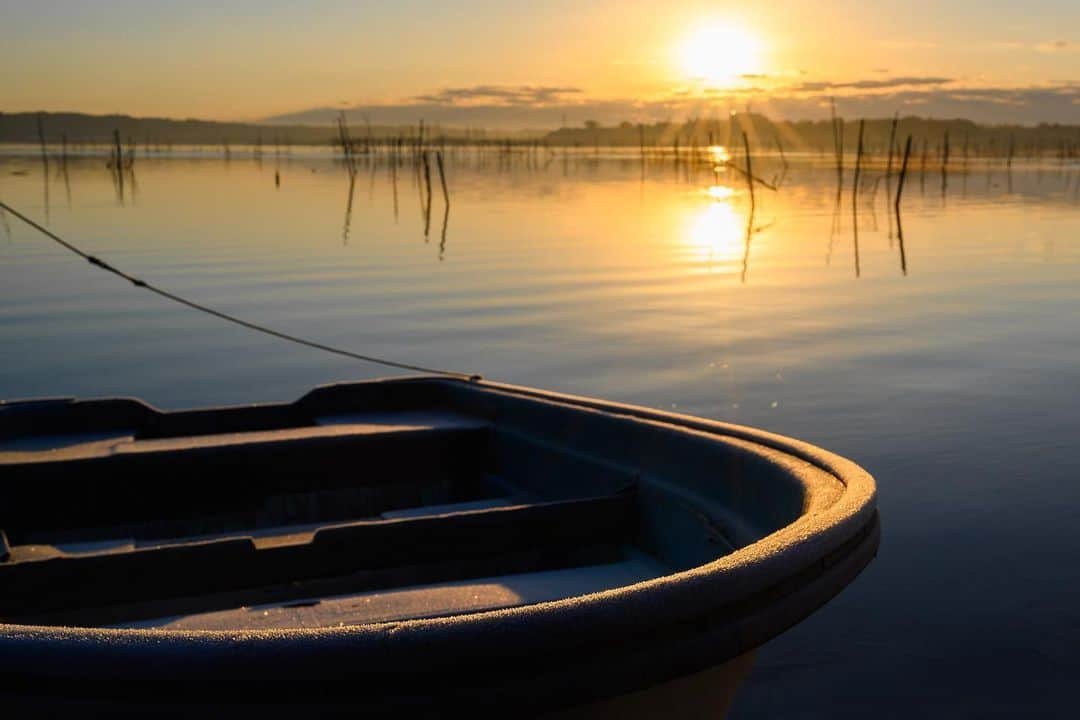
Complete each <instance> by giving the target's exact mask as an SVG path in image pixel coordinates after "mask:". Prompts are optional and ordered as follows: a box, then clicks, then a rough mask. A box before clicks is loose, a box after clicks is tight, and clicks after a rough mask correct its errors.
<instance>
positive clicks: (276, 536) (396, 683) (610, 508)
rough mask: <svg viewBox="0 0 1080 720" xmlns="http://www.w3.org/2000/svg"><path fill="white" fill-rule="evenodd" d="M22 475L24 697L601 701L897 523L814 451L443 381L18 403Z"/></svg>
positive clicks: (701, 665)
mask: <svg viewBox="0 0 1080 720" xmlns="http://www.w3.org/2000/svg"><path fill="white" fill-rule="evenodd" d="M0 477H2V481H0V530H2V531H3V539H2V540H0V707H5V706H6V707H16V706H18V704H20V703H32V704H34V706H35V707H39V708H40V707H43V706H44V707H51V706H54V705H63V704H64V703H69V702H70V703H73V704H76V703H77V704H78V705H79V707H80V708H86V707H92V708H103V707H109V706H111V705H113V704H121V705H124V706H125V707H129V708H130V707H147V708H150V707H156V706H159V705H170V706H174V707H184V708H188V709H190V710H193V711H194V710H196V709H197V708H200V707H208V708H209V707H220V706H219V705H217V704H218V703H228V704H229V706H230V707H241V706H243V707H249V708H258V707H264V708H267V709H271V708H273V709H278V710H280V709H282V708H296V707H298V706H301V705H302V706H303V707H304V708H307V709H309V710H311V709H322V710H334V709H345V708H350V709H360V710H363V711H366V712H368V713H374V714H380V713H395V714H398V713H400V712H403V711H404V712H419V713H426V712H432V711H436V710H437V711H439V712H448V711H450V710H452V709H458V710H460V709H470V710H471V711H476V710H477V709H478V708H479V709H483V710H494V709H497V708H501V709H504V710H505V709H513V708H517V709H518V713H517V714H521V712H525V714H531V713H533V712H537V711H541V710H560V709H566V708H570V707H573V706H581V705H584V704H588V703H603V702H607V701H610V699H611V698H616V697H618V696H624V695H626V694H627V693H636V692H641V691H643V690H644V689H647V688H651V687H657V686H662V685H663V684H664V683H671V682H678V679H679V678H684V677H687V676H693V675H694V674H695V673H700V672H702V671H705V670H706V669H708V668H712V667H718V666H719V667H728V666H731V664H732V663H733V662H735V661H736V659H738V658H740V657H746V655H747V653H749V652H751V651H752V650H753V649H754V648H756V647H757V646H759V645H760V644H762V643H763V642H765V641H766V640H768V639H770V638H772V637H774V636H775V635H777V634H778V633H780V632H782V631H783V630H785V629H786V628H788V627H790V626H791V625H793V624H795V623H797V622H798V621H800V620H801V619H802V618H804V617H806V616H807V615H808V614H809V613H811V612H813V611H814V610H815V609H816V608H818V607H820V606H821V605H822V604H824V603H825V602H827V601H828V600H829V599H830V598H831V597H832V596H833V595H835V594H836V593H838V592H839V591H840V590H841V589H842V588H843V587H844V586H845V585H847V584H848V583H849V582H850V581H851V580H852V579H853V578H854V577H855V576H856V575H857V574H858V573H859V572H860V571H861V570H862V568H863V567H865V566H866V565H867V563H869V562H870V560H871V559H872V557H873V555H874V554H875V552H876V549H877V545H878V537H879V530H878V519H877V512H876V509H875V489H874V482H873V480H872V478H871V477H870V476H869V475H868V474H867V473H866V472H865V471H863V470H862V469H861V468H859V467H858V466H857V465H855V464H854V463H852V462H850V461H848V460H845V459H843V458H840V457H837V456H836V455H833V454H831V453H829V452H826V451H824V450H821V449H818V448H815V447H812V446H810V445H808V444H806V443H802V442H799V441H796V440H791V439H788V438H783V437H779V436H777V435H773V434H770V433H767V432H762V431H759V430H754V429H750V428H746V427H740V426H735V425H730V424H724V423H718V422H712V421H708V420H702V419H698V418H692V417H686V416H682V415H676V414H672V413H666V412H660V411H656V410H648V409H644V408H640V407H632V406H627V405H620V404H615V403H610V402H603V401H598V400H591V399H585V398H580V397H570V396H566V395H558V394H554V393H548V392H542V391H537V390H533V389H527V388H521V387H513V386H507V385H500V384H495V383H490V382H484V381H480V380H473V381H465V380H460V381H459V380H454V379H446V378H437V377H435V378H432V377H422V378H407V379H394V380H383V381H373V382H360V383H349V384H340V385H333V386H327V387H322V388H319V389H316V390H314V391H313V392H311V393H309V394H308V395H306V396H305V397H303V398H302V399H300V400H298V401H296V402H293V403H290V404H278V405H256V406H245V407H230V408H219V409H208V410H193V411H182V412H161V411H158V410H156V409H154V408H152V407H150V406H148V405H146V404H144V403H142V402H140V401H138V400H132V399H103V400H86V401H78V400H71V399H57V400H37V401H25V402H11V403H4V404H2V405H0ZM725 664H726V665H725ZM42 704H43V705H42ZM596 707H599V705H597V706H596ZM522 709H524V710H522Z"/></svg>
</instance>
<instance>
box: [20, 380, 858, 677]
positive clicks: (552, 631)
mask: <svg viewBox="0 0 1080 720" xmlns="http://www.w3.org/2000/svg"><path fill="white" fill-rule="evenodd" d="M376 383H380V384H381V383H385V384H387V385H388V386H389V385H392V384H417V383H419V384H431V385H442V386H445V387H453V388H458V389H461V388H468V389H469V390H471V391H475V392H479V393H494V394H498V395H501V396H511V397H514V398H519V399H528V400H531V401H533V402H540V403H548V404H552V405H557V406H561V407H564V408H571V409H576V410H585V411H590V412H598V413H605V414H612V415H617V416H621V417H626V418H630V419H633V420H638V421H644V422H651V423H661V424H663V425H667V426H675V427H677V428H683V429H689V430H695V431H698V432H703V433H706V434H708V435H710V436H713V437H715V438H717V439H723V438H725V437H727V438H734V439H738V440H743V441H746V442H749V443H753V444H755V445H757V446H759V447H761V448H763V449H764V450H765V453H764V454H765V455H768V454H769V453H770V452H771V453H779V454H782V455H787V456H791V457H795V458H798V459H800V460H803V461H805V462H807V463H810V464H811V465H813V466H814V467H816V468H818V469H820V470H822V471H824V472H826V473H828V474H829V475H831V476H833V477H835V478H836V479H837V480H838V481H839V482H840V483H841V484H842V485H843V492H842V493H841V495H840V496H839V497H838V498H836V500H835V501H834V502H832V503H831V504H829V505H828V506H826V507H816V508H814V507H811V508H810V511H809V512H805V513H804V514H802V515H801V516H800V517H798V518H797V519H796V520H795V521H794V522H791V523H789V524H787V525H785V526H783V527H782V528H780V529H778V530H776V531H775V532H772V533H771V534H769V535H767V536H765V537H763V538H761V539H759V540H758V541H757V542H755V543H753V544H751V545H748V546H746V547H743V548H740V549H737V550H735V551H734V552H732V553H730V554H728V555H725V556H722V557H720V558H717V559H716V560H714V561H712V562H709V563H706V564H703V565H700V566H697V567H694V568H690V569H687V570H682V571H678V572H674V573H671V574H669V575H665V576H662V577H659V578H655V579H652V580H647V581H644V582H641V583H637V584H634V585H628V586H624V587H620V588H614V589H611V590H606V591H601V592H598V593H593V594H590V595H584V596H579V597H570V598H563V599H559V600H552V601H547V602H542V603H537V604H533V605H524V606H519V607H512V608H505V609H499V610H492V611H485V612H478V613H467V614H462V615H455V616H445V617H436V618H421V619H413V620H402V621H390V622H378V623H371V624H364V625H354V626H346V627H339V628H285V629H274V630H238V631H214V630H200V631H184V630H157V629H107V628H57V627H45V626H29V625H11V624H0V675H3V674H4V673H8V672H13V673H15V674H16V675H21V676H24V677H25V674H26V673H27V672H28V671H29V670H30V669H34V670H35V672H36V673H40V674H41V675H42V676H49V675H53V674H54V673H57V674H59V675H62V673H59V672H58V671H57V670H56V669H55V668H50V664H51V663H50V660H51V661H52V662H60V663H61V664H64V663H70V661H71V660H72V659H73V658H74V657H76V656H77V657H79V658H80V659H81V660H90V659H91V658H93V659H94V661H95V662H101V663H102V665H93V666H91V668H89V669H90V670H91V673H90V674H95V673H97V672H99V671H100V672H101V673H103V675H104V676H110V673H111V672H112V670H110V669H108V667H106V666H107V665H109V664H110V663H112V662H115V663H117V664H118V665H120V666H123V667H124V668H125V670H126V671H127V672H132V671H136V672H139V674H140V675H141V676H143V677H147V676H149V675H150V674H151V673H153V674H157V673H160V672H162V670H163V669H165V668H168V672H167V673H166V674H171V673H174V672H175V673H179V674H180V676H181V677H189V676H192V675H198V676H200V677H204V676H208V675H209V674H210V673H211V672H216V671H221V670H222V669H223V668H228V667H236V668H239V667H241V666H244V665H250V664H252V663H254V664H255V665H257V666H258V667H259V668H260V670H262V671H264V672H269V673H272V674H274V675H277V674H278V673H281V672H284V673H286V674H287V675H292V674H293V673H295V672H297V671H298V670H299V669H300V667H301V666H303V665H308V664H310V663H312V662H313V661H315V660H319V661H320V662H316V663H314V664H315V665H317V666H321V665H322V664H323V662H322V661H325V662H326V663H332V662H338V661H343V660H345V659H348V660H349V661H351V662H353V663H357V661H358V660H359V661H360V662H359V663H358V664H357V665H355V666H354V668H353V670H355V671H362V672H375V673H380V672H381V673H385V672H409V671H415V667H412V666H413V665H414V664H415V662H416V661H417V658H418V657H423V659H424V663H423V668H424V672H438V671H439V670H440V669H443V670H446V669H447V668H449V672H451V673H453V672H455V671H456V672H458V673H460V672H462V670H461V668H462V666H469V663H470V662H473V663H477V664H480V665H484V666H491V667H494V668H499V667H500V663H505V661H506V658H508V657H512V658H514V659H515V661H516V660H517V659H520V658H522V657H529V658H530V661H531V662H534V663H540V664H542V663H543V661H544V658H548V659H550V657H551V656H552V655H559V656H563V655H565V654H569V653H573V655H572V657H574V658H575V660H576V659H578V658H580V657H581V654H582V653H584V654H585V655H591V654H594V653H595V650H596V648H597V647H601V648H603V647H610V646H611V644H614V645H615V646H617V647H621V648H624V649H625V648H627V647H632V646H634V645H635V644H636V643H635V642H634V639H635V638H640V639H641V640H642V641H643V642H644V643H645V645H648V644H649V643H650V642H653V643H655V641H656V637H658V636H659V637H663V635H664V633H663V632H662V631H663V629H664V628H674V627H676V626H681V625H686V624H689V625H690V626H695V623H697V624H700V622H701V619H702V618H709V617H715V616H716V614H717V613H718V612H721V613H722V611H723V610H724V609H725V608H731V607H734V606H737V605H739V603H740V602H745V601H748V600H749V599H752V598H754V597H756V596H759V595H763V594H764V595H768V594H769V593H770V591H772V590H774V589H775V588H778V587H782V586H783V585H784V581H785V580H790V579H791V578H795V577H800V576H802V575H805V574H806V573H811V574H812V576H811V577H809V578H808V579H806V581H805V582H802V583H800V584H797V585H796V586H795V587H793V588H789V589H788V590H789V591H788V592H781V593H780V595H779V597H776V598H774V599H772V600H771V601H770V604H767V605H765V606H763V607H759V608H754V610H753V613H752V614H758V615H760V614H762V613H768V612H769V611H770V610H772V609H775V610H777V611H780V610H783V608H784V607H786V606H785V600H788V601H789V603H790V601H794V598H795V596H796V595H797V594H798V592H799V591H800V590H801V589H804V588H808V587H811V586H815V584H816V583H820V582H823V581H824V579H825V578H826V577H828V576H829V574H830V571H831V569H832V568H834V567H836V565H837V564H840V563H844V562H852V558H857V560H858V562H857V564H858V567H857V568H856V569H855V570H854V574H857V573H858V572H859V571H861V569H862V567H863V566H865V564H866V563H868V562H869V560H870V557H872V556H871V555H868V552H870V551H871V550H872V551H873V552H876V547H877V533H878V529H877V528H878V520H877V511H876V507H875V487H874V481H873V479H872V478H871V476H870V475H869V474H868V473H867V472H866V471H865V470H863V469H862V468H861V467H859V466H858V465H857V464H855V463H854V462H852V461H850V460H847V459H845V458H842V457H840V456H838V455H836V454H834V453H831V452H829V451H827V450H823V449H821V448H818V447H816V446H813V445H811V444H809V443H806V442H803V441H800V440H795V439H792V438H787V437H784V436H781V435H777V434H774V433H770V432H767V431H764V430H758V429H754V428H749V427H745V426H741V425H735V424H731V423H725V422H720V421H713V420H706V419H703V418H696V417H690V416H686V415H681V414H677V413H671V412H666V411H662V410H653V409H649V408H644V407H638V406H634V405H627V404H623V403H616V402H608V401H602V400H594V399H591V398H582V397H577V396H572V395H566V394H561V393H554V392H547V391H542V390H535V389H532V388H522V387H518V386H514V385H507V384H502V383H494V382H490V381H482V380H481V381H477V380H457V379H450V378H438V377H435V378H433V377H427V376H422V377H404V378H389V379H384V380H375V381H362V382H359V383H338V384H333V385H326V386H322V387H320V388H317V389H315V390H312V391H311V392H309V393H307V394H306V395H304V396H303V397H301V398H300V399H299V400H298V401H296V403H293V405H303V403H304V402H305V401H308V400H309V399H310V398H312V397H315V396H316V395H317V394H318V393H326V392H333V391H334V389H335V388H342V387H349V386H359V385H373V384H376ZM143 404H144V405H145V403H143ZM146 407H147V408H148V409H150V410H151V411H153V412H160V411H157V410H156V409H154V408H152V407H151V406H149V405H146ZM245 407H252V406H245ZM837 553H839V556H837ZM854 574H852V575H851V577H854ZM849 581H850V578H847V579H845V580H843V581H842V582H833V583H832V584H833V585H835V587H832V586H830V587H831V590H830V591H829V592H827V594H828V595H829V596H830V597H831V595H832V594H835V593H836V592H839V590H840V589H842V588H843V587H844V586H845V585H846V584H847V582H849ZM825 600H827V598H825V599H823V600H821V601H820V602H816V603H813V604H812V606H811V607H797V608H796V609H795V610H794V611H792V610H791V609H790V608H789V609H788V614H789V615H792V614H793V616H797V617H796V618H795V620H796V621H797V620H798V619H801V618H802V617H805V616H806V615H808V614H809V613H810V612H812V611H813V610H815V609H817V607H819V606H820V604H822V603H823V602H824V601H825ZM804 605H805V603H804ZM773 606H775V608H774V607H773ZM741 618H742V616H736V617H731V618H728V619H727V620H728V621H730V623H734V624H736V625H737V624H738V622H739V621H740V619H741ZM722 621H723V619H722ZM790 624H791V623H790V622H788V623H784V626H783V627H780V628H779V629H776V628H774V629H773V630H771V631H768V632H765V633H764V634H760V633H759V635H760V637H757V636H755V635H754V634H753V633H751V634H748V635H746V636H743V637H734V638H732V639H731V642H730V643H728V646H727V647H723V648H721V647H717V648H715V649H714V650H713V651H712V654H713V655H715V656H716V658H715V659H716V660H717V661H720V660H723V659H726V658H728V657H733V656H735V655H737V654H739V653H740V652H742V651H745V650H746V649H748V647H749V646H753V645H748V644H749V643H751V642H754V643H760V642H763V641H764V640H767V639H768V638H769V637H772V636H774V635H776V634H778V633H779V632H781V631H782V630H783V629H786V627H787V626H788V625H790ZM658 633H659V635H658ZM686 642H692V640H687V641H686ZM20 650H21V652H20ZM31 650H32V651H33V652H32V653H30V652H29V651H31ZM27 655H32V659H33V662H32V663H29V666H28V661H29V660H30V658H28V657H27ZM30 666H32V667H30ZM197 666H198V667H197ZM208 668H214V670H209V669H208ZM311 672H312V671H310V670H309V671H308V673H309V674H310V673H311ZM5 685H6V683H5Z"/></svg>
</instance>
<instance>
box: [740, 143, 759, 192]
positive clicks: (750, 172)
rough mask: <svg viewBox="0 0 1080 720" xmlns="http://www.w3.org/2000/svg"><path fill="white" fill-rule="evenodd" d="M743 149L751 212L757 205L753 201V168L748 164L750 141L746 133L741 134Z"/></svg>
mask: <svg viewBox="0 0 1080 720" xmlns="http://www.w3.org/2000/svg"><path fill="white" fill-rule="evenodd" d="M742 142H743V148H744V149H745V150H746V185H747V187H749V188H750V209H751V211H752V210H753V208H754V207H755V206H756V205H757V203H756V202H755V200H754V168H753V166H752V165H751V164H750V140H749V139H748V138H747V137H746V132H745V131H744V132H743V134H742Z"/></svg>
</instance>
